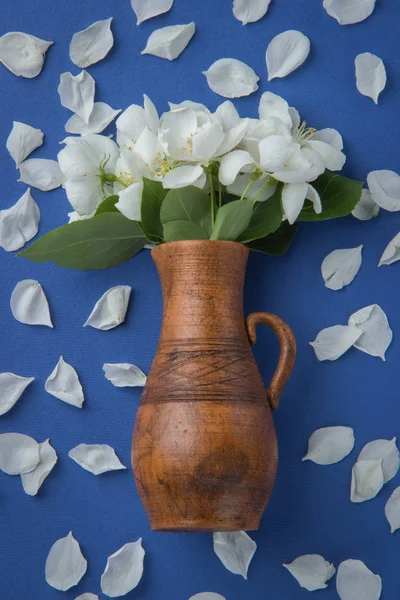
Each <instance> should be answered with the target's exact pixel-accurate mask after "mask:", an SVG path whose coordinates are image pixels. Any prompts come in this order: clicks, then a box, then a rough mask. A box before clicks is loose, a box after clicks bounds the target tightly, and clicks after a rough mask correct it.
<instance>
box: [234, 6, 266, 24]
mask: <svg viewBox="0 0 400 600" xmlns="http://www.w3.org/2000/svg"><path fill="white" fill-rule="evenodd" d="M270 3H271V0H233V14H234V16H235V17H236V19H237V20H238V21H241V22H242V23H243V25H247V23H254V22H255V21H259V20H260V19H262V18H263V16H264V15H265V14H266V13H267V10H268V8H269V5H270Z"/></svg>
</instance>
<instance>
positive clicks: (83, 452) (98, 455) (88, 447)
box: [68, 444, 126, 475]
mask: <svg viewBox="0 0 400 600" xmlns="http://www.w3.org/2000/svg"><path fill="white" fill-rule="evenodd" d="M68 456H69V457H70V458H72V460H74V461H75V462H76V463H78V465H79V466H81V467H82V469H85V470H86V471H89V473H93V475H101V473H107V472H108V471H118V470H120V469H126V467H125V466H124V465H123V464H122V463H121V461H120V460H119V458H118V456H117V455H116V454H115V450H114V448H111V446H108V445H107V444H79V446H76V447H75V448H72V450H70V451H69V452H68Z"/></svg>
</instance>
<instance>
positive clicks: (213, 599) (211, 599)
mask: <svg viewBox="0 0 400 600" xmlns="http://www.w3.org/2000/svg"><path fill="white" fill-rule="evenodd" d="M189 600H226V599H225V598H224V596H221V594H215V593H214V592H200V594H195V595H194V596H192V597H191V598H189Z"/></svg>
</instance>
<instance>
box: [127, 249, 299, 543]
mask: <svg viewBox="0 0 400 600" xmlns="http://www.w3.org/2000/svg"><path fill="white" fill-rule="evenodd" d="M248 253H249V250H248V248H246V247H245V246H244V245H242V244H239V243H236V242H224V241H208V240H207V241H201V240H193V241H192V240H188V241H180V242H170V243H166V244H161V245H159V246H157V247H155V248H154V249H153V250H152V257H153V259H154V261H155V263H156V266H157V270H158V273H159V276H160V279H161V285H162V292H163V301H164V313H163V321H162V328H161V333H160V339H159V344H158V348H157V352H156V356H155V359H154V362H153V364H152V367H151V369H150V373H149V376H148V379H147V383H146V386H145V388H144V391H143V395H142V398H141V402H140V405H139V409H138V413H137V417H136V424H135V431H134V435H133V445H132V465H133V471H134V475H135V480H136V485H137V489H138V491H139V495H140V497H141V499H142V502H143V504H144V507H145V509H146V512H147V514H148V516H149V519H150V524H151V528H152V529H153V530H156V531H241V530H254V529H258V527H259V522H260V518H261V515H262V513H263V511H264V509H265V507H266V505H267V502H268V500H269V496H270V494H271V490H272V487H273V484H274V479H275V473H276V468H277V462H278V451H277V441H276V434H275V428H274V423H273V419H272V412H271V411H272V410H274V409H275V408H276V407H277V405H278V401H279V395H280V392H281V391H282V389H283V387H284V385H285V383H286V381H287V379H288V377H289V375H290V373H291V370H292V368H293V365H294V360H295V353H296V349H295V348H296V347H295V340H294V337H293V334H292V331H291V330H290V328H289V327H288V325H286V324H285V323H284V322H283V321H282V320H281V319H279V318H278V317H277V316H275V315H271V314H269V313H253V314H251V315H249V316H248V317H247V319H246V321H245V320H244V316H243V284H244V278H245V270H246V263H247V258H248ZM258 323H266V324H267V325H270V326H271V327H272V328H273V330H274V331H275V333H276V334H277V336H278V338H279V340H280V344H281V355H280V358H279V361H278V366H277V369H276V372H275V375H274V377H273V378H272V380H271V383H270V386H269V388H268V389H267V390H265V388H264V385H263V382H262V380H261V376H260V374H259V372H258V369H257V365H256V363H255V360H254V357H253V353H252V351H251V344H253V343H254V342H255V341H256V331H255V329H256V325H257V324H258Z"/></svg>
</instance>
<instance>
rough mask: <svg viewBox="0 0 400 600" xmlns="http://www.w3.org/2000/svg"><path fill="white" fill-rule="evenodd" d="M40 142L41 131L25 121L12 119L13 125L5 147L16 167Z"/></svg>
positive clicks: (41, 137)
mask: <svg viewBox="0 0 400 600" xmlns="http://www.w3.org/2000/svg"><path fill="white" fill-rule="evenodd" d="M42 144H43V131H41V130H40V129H35V127H31V126H30V125H26V123H20V122H19V121H13V127H12V129H11V133H10V135H9V136H8V138H7V142H6V147H7V150H8V151H9V153H10V155H11V156H12V158H13V159H14V160H15V165H16V167H17V169H18V167H19V165H20V164H21V163H22V162H24V160H25V159H26V158H27V156H29V155H30V154H31V152H33V151H34V150H35V149H36V148H39V146H41V145H42Z"/></svg>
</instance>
